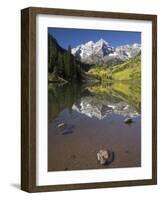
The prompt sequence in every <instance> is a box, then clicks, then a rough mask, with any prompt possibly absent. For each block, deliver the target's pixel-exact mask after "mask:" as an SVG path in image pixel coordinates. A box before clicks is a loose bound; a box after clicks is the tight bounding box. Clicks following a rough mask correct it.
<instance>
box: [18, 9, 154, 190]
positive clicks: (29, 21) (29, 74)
mask: <svg viewBox="0 0 161 200" xmlns="http://www.w3.org/2000/svg"><path fill="white" fill-rule="evenodd" d="M37 14H47V15H50V14H52V15H64V16H81V17H100V18H115V19H134V20H150V21H152V66H153V67H152V88H153V91H152V96H153V99H152V109H153V111H152V131H153V137H152V179H147V180H131V181H114V182H101V183H83V184H68V185H49V186H36V15H37ZM155 184H157V16H156V15H145V14H134V13H133V14H132V13H113V12H98V11H85V10H84V11H83V10H66V9H65V10H64V9H53V8H37V7H29V8H26V9H23V10H21V189H22V190H24V191H27V192H45V191H58V190H59V191H60V190H76V189H77V190H78V189H94V188H106V187H123V186H137V185H155Z"/></svg>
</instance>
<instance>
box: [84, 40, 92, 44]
mask: <svg viewBox="0 0 161 200" xmlns="http://www.w3.org/2000/svg"><path fill="white" fill-rule="evenodd" d="M85 45H94V42H93V41H92V40H90V41H88V42H86V43H85Z"/></svg>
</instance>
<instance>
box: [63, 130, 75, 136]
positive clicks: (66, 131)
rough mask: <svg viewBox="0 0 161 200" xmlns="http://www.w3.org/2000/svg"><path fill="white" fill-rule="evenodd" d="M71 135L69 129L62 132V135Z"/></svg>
mask: <svg viewBox="0 0 161 200" xmlns="http://www.w3.org/2000/svg"><path fill="white" fill-rule="evenodd" d="M71 133H73V130H70V129H66V130H64V131H63V132H62V135H68V134H71Z"/></svg>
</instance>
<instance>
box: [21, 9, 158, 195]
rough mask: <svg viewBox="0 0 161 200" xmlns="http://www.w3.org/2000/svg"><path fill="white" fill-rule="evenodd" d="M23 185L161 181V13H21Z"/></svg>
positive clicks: (38, 188) (33, 188) (39, 188)
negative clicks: (160, 96)
mask: <svg viewBox="0 0 161 200" xmlns="http://www.w3.org/2000/svg"><path fill="white" fill-rule="evenodd" d="M21 68H22V76H21V77H22V83H21V85H22V86H21V92H22V95H21V98H22V104H21V105H22V118H21V119H22V123H21V124H22V129H21V188H22V190H25V191H28V192H43V191H56V190H71V189H89V188H103V187H122V186H136V185H154V184H156V183H157V112H156V110H157V16H156V15H145V14H131V13H111V12H96V11H81V10H63V9H53V8H33V7H30V8H26V9H23V10H22V11H21Z"/></svg>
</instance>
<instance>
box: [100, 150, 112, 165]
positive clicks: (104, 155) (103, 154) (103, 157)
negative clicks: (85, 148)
mask: <svg viewBox="0 0 161 200" xmlns="http://www.w3.org/2000/svg"><path fill="white" fill-rule="evenodd" d="M108 159H109V151H107V150H102V149H101V150H99V152H98V153H97V160H98V161H99V162H100V164H101V165H105V164H107V163H108Z"/></svg>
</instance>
